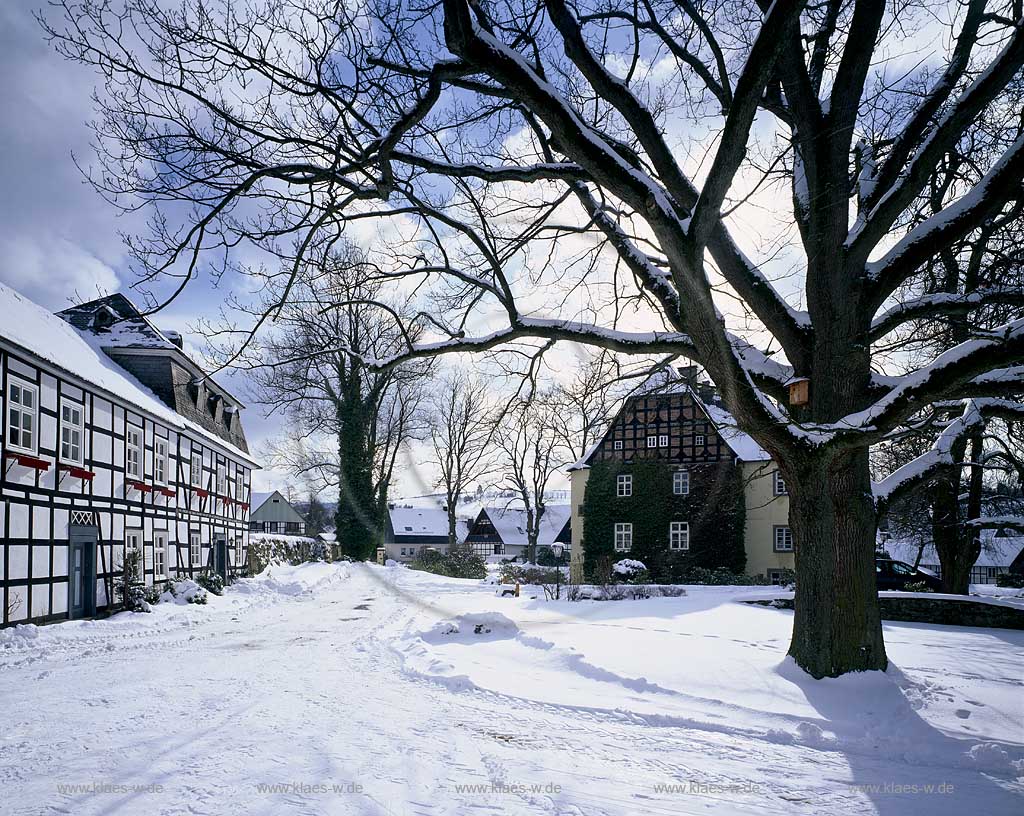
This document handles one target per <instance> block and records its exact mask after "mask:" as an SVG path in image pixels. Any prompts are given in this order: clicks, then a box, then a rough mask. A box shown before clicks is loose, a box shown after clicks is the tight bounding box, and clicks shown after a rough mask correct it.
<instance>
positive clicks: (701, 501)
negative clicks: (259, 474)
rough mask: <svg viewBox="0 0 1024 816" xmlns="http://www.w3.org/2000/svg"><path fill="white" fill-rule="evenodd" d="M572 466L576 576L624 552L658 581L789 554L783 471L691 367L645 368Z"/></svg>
mask: <svg viewBox="0 0 1024 816" xmlns="http://www.w3.org/2000/svg"><path fill="white" fill-rule="evenodd" d="M569 472H570V477H571V493H572V505H571V507H572V564H573V571H574V575H575V576H576V577H577V578H578V579H581V580H582V579H583V578H584V577H590V578H592V577H594V575H595V574H596V573H600V572H602V571H606V570H607V569H608V568H609V565H610V563H612V562H614V561H616V560H619V559H622V558H635V559H637V560H640V561H643V562H644V563H645V564H646V565H647V567H648V569H649V570H650V572H651V574H652V577H653V578H654V579H655V580H660V581H677V580H680V579H682V578H683V576H684V575H685V574H686V573H687V572H688V571H690V570H692V569H694V568H706V569H715V568H725V569H728V570H730V571H731V572H735V573H747V574H751V575H762V576H765V577H767V578H770V579H772V578H774V579H777V578H778V577H779V576H780V575H781V573H782V571H783V570H785V569H792V568H793V566H794V560H793V538H792V534H791V533H790V529H789V498H788V494H787V490H786V484H785V480H784V479H783V477H782V475H781V473H780V472H779V469H778V467H777V466H776V465H775V463H774V462H773V461H772V458H771V456H770V455H769V454H768V453H767V452H766V451H765V450H763V449H762V448H761V447H760V446H759V445H758V444H757V443H756V442H755V441H754V440H753V439H752V438H751V437H750V436H748V435H747V434H745V433H744V432H743V431H741V430H740V429H739V428H738V427H737V424H736V421H735V419H734V418H733V417H732V416H731V415H730V414H729V412H728V411H726V410H725V408H724V407H723V406H722V405H721V404H720V402H719V401H718V398H717V393H716V391H715V389H714V387H713V386H711V385H709V384H707V383H699V382H698V381H697V378H696V369H693V368H690V369H683V370H682V371H675V370H673V369H668V370H666V371H663V372H658V373H657V374H656V375H653V376H652V377H651V378H649V379H648V381H647V382H646V383H645V384H644V386H643V387H642V388H640V389H638V391H637V392H636V393H634V394H633V395H631V396H629V397H628V398H626V399H625V400H624V402H623V404H622V406H621V407H620V409H619V411H618V413H617V414H616V416H615V418H614V419H613V420H612V422H611V423H610V425H609V427H608V428H607V430H606V431H605V433H604V435H603V436H602V437H601V438H600V439H599V440H598V441H597V442H596V443H595V444H594V445H593V446H592V447H591V449H590V450H588V451H587V452H586V453H585V454H584V456H583V457H582V458H581V459H580V460H579V461H578V462H576V463H574V464H573V465H572V466H570V468H569Z"/></svg>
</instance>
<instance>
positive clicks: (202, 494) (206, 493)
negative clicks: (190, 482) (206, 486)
mask: <svg viewBox="0 0 1024 816" xmlns="http://www.w3.org/2000/svg"><path fill="white" fill-rule="evenodd" d="M192 492H193V493H195V494H196V495H197V496H198V497H199V498H201V499H205V498H206V497H207V496H209V495H210V491H209V490H203V489H202V488H201V487H193V488H192Z"/></svg>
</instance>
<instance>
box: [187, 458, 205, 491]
mask: <svg viewBox="0 0 1024 816" xmlns="http://www.w3.org/2000/svg"><path fill="white" fill-rule="evenodd" d="M189 480H190V481H191V483H192V485H193V486H195V487H202V486H203V454H201V453H200V452H199V451H192V470H191V471H190V473H189Z"/></svg>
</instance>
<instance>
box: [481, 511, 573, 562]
mask: <svg viewBox="0 0 1024 816" xmlns="http://www.w3.org/2000/svg"><path fill="white" fill-rule="evenodd" d="M569 515H570V514H569V505H567V504H549V505H547V506H546V507H545V508H544V515H542V516H541V519H540V530H539V531H538V536H537V546H538V547H550V546H551V545H552V544H555V543H558V544H561V545H562V546H563V547H565V549H566V550H568V549H569V548H570V545H571V542H572V531H571V527H570V519H569ZM526 525H527V517H526V510H524V509H523V508H521V507H514V506H513V507H484V508H481V510H480V512H479V513H478V514H477V517H476V519H475V520H474V521H473V525H472V526H471V527H470V530H469V537H468V538H467V539H466V542H467V543H468V544H469V545H470V546H472V547H473V549H474V550H476V552H477V553H478V554H479V555H481V556H483V557H485V558H486V557H488V556H492V555H500V556H504V557H506V558H509V559H513V558H516V559H519V558H524V557H525V553H526V550H527V548H528V547H529V540H528V537H527V533H526Z"/></svg>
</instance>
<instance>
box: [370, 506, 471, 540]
mask: <svg viewBox="0 0 1024 816" xmlns="http://www.w3.org/2000/svg"><path fill="white" fill-rule="evenodd" d="M389 513H390V515H391V527H392V528H393V529H394V531H395V535H396V536H447V535H448V513H447V512H445V511H444V510H443V509H441V508H440V507H392V508H390V509H389ZM468 534H469V530H468V529H467V526H466V522H465V521H463V520H462V519H459V520H458V521H457V522H456V525H455V537H456V540H458V541H465V540H466V536H467V535H468Z"/></svg>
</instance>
